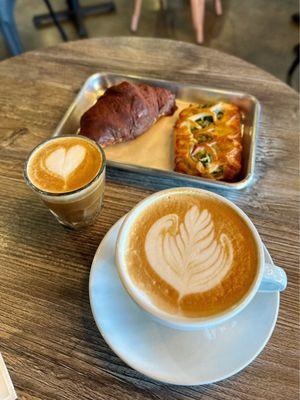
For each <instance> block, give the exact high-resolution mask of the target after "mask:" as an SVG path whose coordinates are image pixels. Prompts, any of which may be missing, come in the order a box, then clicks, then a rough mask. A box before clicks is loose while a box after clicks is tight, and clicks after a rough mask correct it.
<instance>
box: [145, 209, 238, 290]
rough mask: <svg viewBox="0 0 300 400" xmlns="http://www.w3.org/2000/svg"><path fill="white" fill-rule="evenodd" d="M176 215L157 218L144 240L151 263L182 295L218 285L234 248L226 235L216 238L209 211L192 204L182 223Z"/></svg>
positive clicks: (229, 264) (231, 257)
mask: <svg viewBox="0 0 300 400" xmlns="http://www.w3.org/2000/svg"><path fill="white" fill-rule="evenodd" d="M178 220H179V218H178V215H176V214H168V215H166V216H164V217H162V218H160V219H159V220H157V221H156V222H155V223H154V224H153V225H152V226H151V228H150V230H149V232H148V234H147V236H146V240H145V252H146V256H147V259H148V262H149V264H150V266H151V267H152V268H153V270H154V271H155V272H156V273H157V274H158V275H159V276H160V277H161V278H162V279H163V280H164V281H166V282H167V283H168V284H170V286H172V287H173V288H174V289H176V290H177V291H178V293H179V294H180V297H182V296H184V295H187V294H191V293H198V292H204V291H207V290H210V289H212V288H213V287H214V286H216V285H218V284H219V283H220V282H221V281H222V279H223V278H224V277H225V275H226V274H227V273H228V271H229V269H230V267H231V264H232V259H233V249H232V245H231V243H230V241H229V240H228V238H227V236H226V234H223V233H222V234H221V235H220V237H219V238H217V237H216V234H215V229H214V223H213V221H212V217H211V214H210V213H209V211H208V210H203V211H201V212H200V210H199V208H198V207H197V206H193V207H191V208H190V209H189V210H188V211H187V213H186V214H185V217H184V221H183V222H182V223H180V224H179V221H178Z"/></svg>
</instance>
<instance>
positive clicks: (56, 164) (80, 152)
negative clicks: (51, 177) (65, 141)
mask: <svg viewBox="0 0 300 400" xmlns="http://www.w3.org/2000/svg"><path fill="white" fill-rule="evenodd" d="M85 154H86V150H85V148H84V147H83V146H81V145H80V144H76V145H74V146H72V147H70V148H69V149H67V150H66V149H65V148H64V147H59V148H58V149H56V150H54V151H53V152H52V153H50V154H49V156H48V157H47V158H46V160H45V167H46V168H47V169H48V171H49V172H52V173H54V174H55V175H58V176H60V177H61V178H63V179H65V180H66V179H67V178H68V176H69V175H70V174H72V172H74V171H75V170H76V169H77V168H78V167H79V166H80V164H81V163H82V161H83V160H84V157H85ZM41 164H42V166H43V160H41Z"/></svg>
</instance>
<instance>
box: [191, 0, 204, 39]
mask: <svg viewBox="0 0 300 400" xmlns="http://www.w3.org/2000/svg"><path fill="white" fill-rule="evenodd" d="M191 11H192V19H193V25H194V28H195V31H196V40H197V43H199V44H200V43H203V40H204V14H205V0H191Z"/></svg>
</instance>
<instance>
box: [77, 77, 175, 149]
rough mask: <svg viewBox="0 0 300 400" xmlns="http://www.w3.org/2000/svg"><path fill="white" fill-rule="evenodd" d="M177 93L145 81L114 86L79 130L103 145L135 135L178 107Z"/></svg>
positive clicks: (93, 108)
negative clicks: (144, 82)
mask: <svg viewBox="0 0 300 400" xmlns="http://www.w3.org/2000/svg"><path fill="white" fill-rule="evenodd" d="M176 108H177V107H176V104H175V95H174V94H173V93H171V92H170V91H169V90H167V89H164V88H159V87H152V86H149V85H146V84H139V85H137V84H133V83H130V82H122V83H120V84H119V85H115V86H111V87H110V88H109V89H107V90H106V92H105V93H104V94H103V95H102V96H101V97H99V99H98V100H97V102H96V103H95V104H94V105H93V106H92V107H91V108H90V109H89V110H87V111H86V112H85V113H84V114H83V115H82V117H81V120H80V134H81V135H84V136H87V137H89V138H91V139H93V140H95V141H96V142H98V143H99V144H101V145H102V146H103V147H106V146H109V145H111V144H115V143H120V142H124V141H128V140H132V139H135V138H136V137H138V136H139V135H141V134H142V133H144V132H145V131H146V130H147V129H149V128H150V127H151V125H153V124H154V123H155V122H156V121H157V120H158V119H159V118H160V117H162V116H164V115H172V114H173V113H174V112H175V110H176Z"/></svg>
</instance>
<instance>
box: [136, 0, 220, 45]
mask: <svg viewBox="0 0 300 400" xmlns="http://www.w3.org/2000/svg"><path fill="white" fill-rule="evenodd" d="M142 1H143V0H134V11H133V15H132V19H131V30H132V32H136V31H137V28H138V24H139V19H140V15H141V8H142ZM160 4H161V6H162V7H163V6H164V5H165V1H164V0H160ZM214 4H215V11H216V14H217V15H221V14H222V3H221V0H214ZM191 12H192V19H193V26H194V29H195V31H196V39H197V43H203V40H204V34H203V31H204V16H205V0H191Z"/></svg>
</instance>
